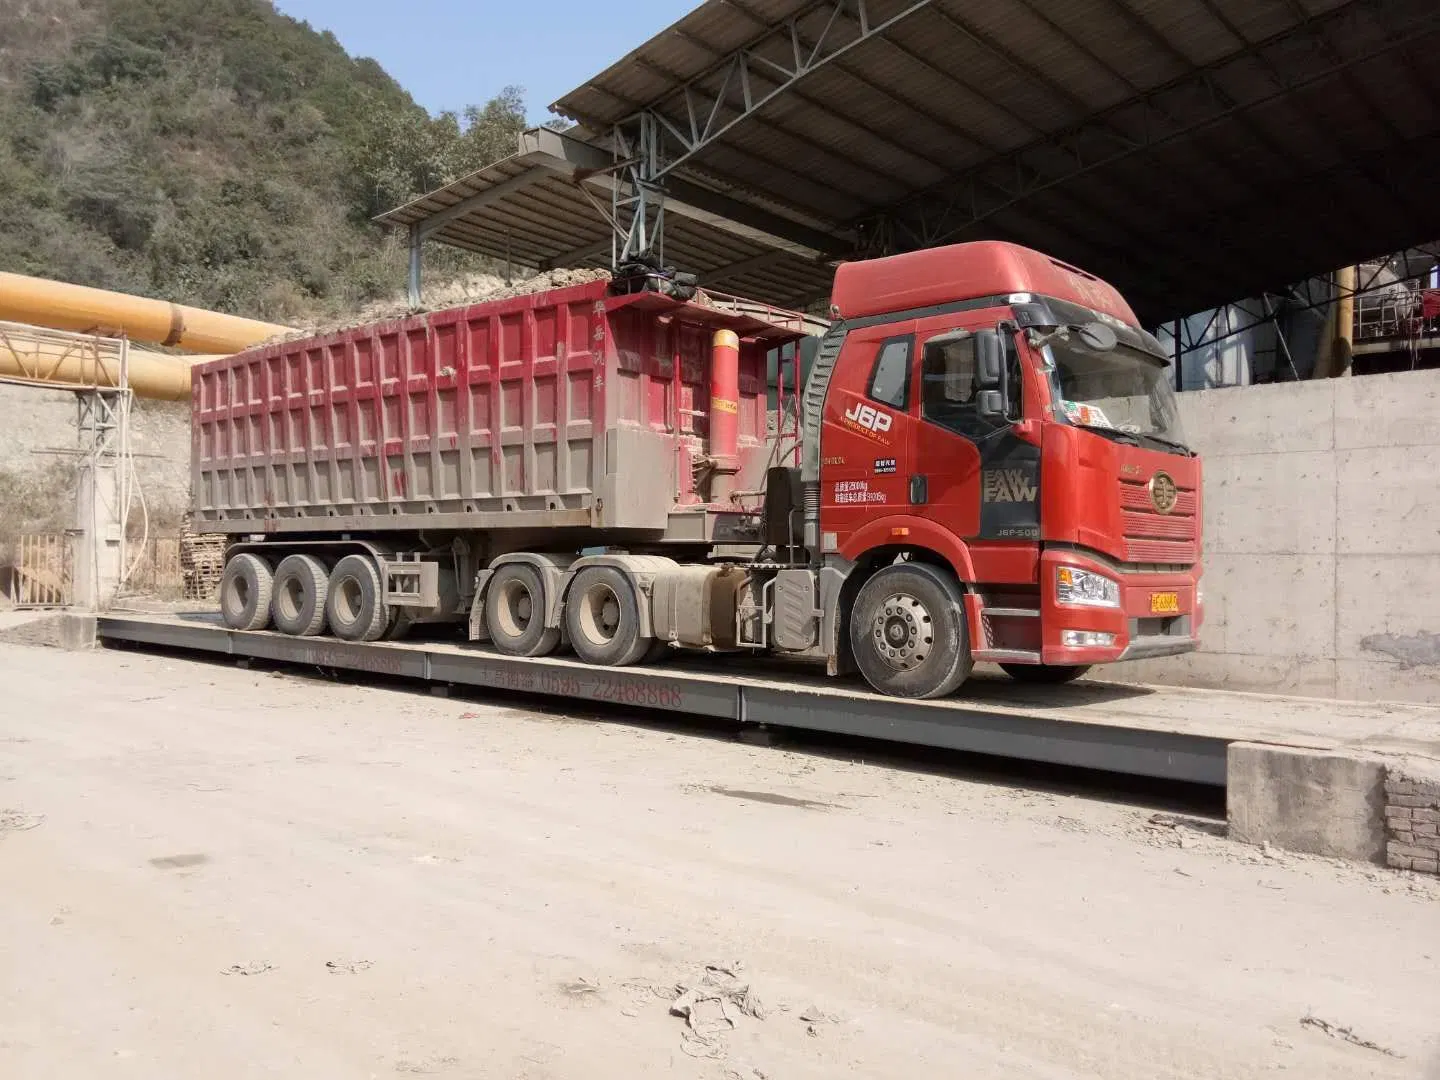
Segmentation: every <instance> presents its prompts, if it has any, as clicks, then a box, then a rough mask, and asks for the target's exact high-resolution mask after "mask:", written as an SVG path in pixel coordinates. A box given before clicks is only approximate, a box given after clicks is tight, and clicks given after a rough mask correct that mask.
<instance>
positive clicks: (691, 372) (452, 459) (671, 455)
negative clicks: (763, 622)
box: [192, 281, 800, 540]
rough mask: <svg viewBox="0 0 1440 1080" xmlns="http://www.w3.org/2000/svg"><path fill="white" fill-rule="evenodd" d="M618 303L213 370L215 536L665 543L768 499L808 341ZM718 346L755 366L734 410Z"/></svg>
mask: <svg viewBox="0 0 1440 1080" xmlns="http://www.w3.org/2000/svg"><path fill="white" fill-rule="evenodd" d="M607 284H608V283H607V282H604V281H596V282H592V283H589V284H585V285H578V286H572V287H569V288H565V289H560V290H555V291H552V292H547V293H538V294H532V295H528V296H520V297H515V298H512V299H508V300H503V301H498V302H492V303H481V304H476V305H474V306H471V307H465V308H455V309H451V310H447V311H438V312H432V313H429V314H424V315H417V316H414V317H412V318H408V319H402V320H395V321H392V322H385V323H379V324H375V325H370V326H363V327H358V328H355V329H350V330H344V331H340V332H337V333H332V334H328V335H325V336H321V337H315V338H307V339H302V340H288V341H281V342H277V343H274V344H270V345H267V346H265V347H263V348H259V349H255V350H252V351H250V352H246V353H241V354H238V355H236V356H232V357H227V358H225V359H223V360H220V361H217V362H214V363H211V364H207V365H205V366H204V367H202V368H201V369H200V370H199V371H198V372H197V374H196V377H195V381H194V420H195V422H194V425H193V439H194V454H193V468H194V475H193V477H192V480H193V486H194V492H195V497H196V510H197V512H198V516H199V518H200V519H201V520H202V521H203V522H205V523H206V527H207V528H209V529H211V530H213V531H216V532H229V533H258V532H266V533H289V534H299V533H308V532H314V531H316V530H324V531H335V530H340V529H349V530H357V529H363V530H367V531H381V532H399V531H414V530H419V529H425V530H436V529H455V528H463V529H514V528H520V527H527V528H542V529H544V528H555V527H569V528H587V529H589V528H593V529H599V530H602V531H603V530H620V531H630V532H634V531H639V532H645V533H649V534H659V535H660V537H661V538H663V536H664V534H665V532H666V529H667V527H668V525H669V522H670V518H671V516H672V514H676V513H681V514H684V513H685V511H686V510H687V509H694V508H701V507H704V506H705V505H706V504H707V503H710V502H712V501H713V500H712V498H711V488H712V487H714V486H715V484H714V481H715V478H716V477H717V476H718V475H720V474H719V473H718V472H717V471H716V470H717V467H718V468H722V469H723V468H736V469H737V470H738V471H737V472H736V473H735V476H736V483H738V485H739V486H740V488H744V487H746V486H747V485H748V487H749V488H751V489H753V488H755V487H757V486H758V484H759V482H760V479H761V474H762V472H763V468H764V465H765V460H766V453H767V437H768V436H767V427H766V366H765V362H766V354H767V352H768V351H770V350H771V349H773V348H775V347H776V346H777V345H781V344H784V343H787V342H790V341H793V340H795V339H796V338H797V337H799V336H800V335H799V334H798V333H797V332H795V331H793V330H790V329H787V328H785V327H777V326H775V325H774V324H773V323H771V322H768V321H764V320H762V319H760V318H756V317H755V316H753V315H749V314H739V315H735V314H731V313H729V312H727V311H723V310H720V309H716V308H709V307H705V306H703V305H700V304H694V303H678V302H676V301H674V300H671V299H670V298H668V297H664V296H660V295H658V294H655V293H639V294H633V295H629V296H607V294H606V290H607ZM717 330H728V331H730V332H732V333H734V334H735V335H736V338H737V340H738V347H739V355H738V363H737V364H736V366H735V370H734V373H733V384H734V385H733V386H732V388H731V392H729V393H727V394H726V395H725V396H723V397H716V396H715V394H714V393H713V391H714V389H715V387H714V385H713V380H712V376H713V371H714V369H713V365H712V354H713V351H714V336H715V333H716V331H717ZM717 410H718V416H719V420H720V423H721V424H722V425H724V424H727V423H728V424H731V425H732V426H733V428H734V433H733V442H734V455H735V456H736V457H738V461H737V462H735V463H733V464H732V463H731V462H718V463H717V462H716V461H715V460H714V459H715V458H716V456H717V455H716V454H715V453H714V452H713V449H714V448H712V447H711V445H710V436H711V433H712V432H711V428H712V424H713V423H714V422H715V417H716V416H717ZM720 456H723V455H720ZM691 516H693V515H691ZM701 517H703V515H701ZM701 528H703V522H701V523H698V524H697V525H696V527H695V528H692V529H690V530H688V531H687V532H684V533H683V534H682V535H683V536H685V537H686V538H688V539H691V540H693V539H696V538H697V536H698V535H699V532H698V530H699V529H701Z"/></svg>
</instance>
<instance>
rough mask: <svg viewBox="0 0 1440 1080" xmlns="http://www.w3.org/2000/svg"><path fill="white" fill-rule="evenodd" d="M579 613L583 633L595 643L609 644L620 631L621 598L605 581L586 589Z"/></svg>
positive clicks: (581, 599)
mask: <svg viewBox="0 0 1440 1080" xmlns="http://www.w3.org/2000/svg"><path fill="white" fill-rule="evenodd" d="M578 614H579V616H580V618H579V622H580V631H581V633H583V634H584V635H585V637H586V638H587V639H588V640H589V641H590V642H591V643H593V644H595V645H600V646H605V645H609V644H610V643H611V642H612V641H614V640H615V635H616V634H617V633H619V631H620V598H619V597H618V596H616V595H615V590H614V589H612V588H610V586H609V585H606V584H604V583H603V582H596V583H595V584H593V585H591V586H590V587H589V588H587V589H586V590H585V592H584V594H583V595H582V596H581V597H580V611H579V613H578Z"/></svg>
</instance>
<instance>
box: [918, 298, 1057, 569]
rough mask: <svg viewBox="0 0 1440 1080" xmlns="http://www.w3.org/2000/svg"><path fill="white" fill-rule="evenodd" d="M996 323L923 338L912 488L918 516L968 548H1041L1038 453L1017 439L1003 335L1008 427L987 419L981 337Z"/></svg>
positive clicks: (1014, 366) (1010, 346)
mask: <svg viewBox="0 0 1440 1080" xmlns="http://www.w3.org/2000/svg"><path fill="white" fill-rule="evenodd" d="M994 328H995V321H994V318H993V316H991V317H986V318H982V319H981V320H979V321H973V320H972V321H971V322H969V323H968V324H965V325H961V326H958V327H952V328H950V329H941V328H939V327H936V328H935V329H934V330H931V331H930V332H929V333H926V332H924V331H922V332H921V333H920V334H919V335H918V348H917V356H916V359H915V382H916V385H917V386H918V387H919V390H920V392H919V412H920V416H919V419H918V421H917V423H916V425H915V437H914V442H913V445H914V458H913V460H912V462H911V469H912V472H913V475H914V479H913V480H912V482H911V488H912V491H913V493H914V494H916V495H918V496H920V498H918V499H917V500H916V505H915V507H914V513H916V514H917V515H918V516H921V517H927V518H930V519H931V520H933V521H935V522H936V523H937V524H939V525H943V526H944V527H945V528H946V529H947V530H949V531H950V532H951V533H953V534H954V535H955V536H957V537H959V538H960V539H962V540H1012V541H1013V540H1035V539H1038V538H1039V536H1040V498H1039V496H1040V450H1039V447H1037V446H1033V445H1031V444H1030V443H1027V442H1023V441H1022V440H1020V439H1018V438H1017V437H1016V436H1015V434H1014V432H1013V430H1012V428H1011V426H1010V423H1009V420H1015V419H1019V417H1020V412H1021V408H1022V401H1023V394H1022V383H1021V371H1020V364H1019V361H1018V358H1017V354H1016V352H1015V344H1014V342H1013V340H1010V339H1009V337H1008V335H1002V345H1003V348H1004V349H1005V354H1004V355H1005V363H1006V365H1007V367H1008V368H1009V372H1010V376H1009V383H1010V400H1011V404H1010V409H1009V419H1008V420H997V419H993V418H986V417H983V416H981V414H980V409H979V402H978V391H979V387H978V385H977V379H976V338H975V332H976V331H980V330H993V329H994Z"/></svg>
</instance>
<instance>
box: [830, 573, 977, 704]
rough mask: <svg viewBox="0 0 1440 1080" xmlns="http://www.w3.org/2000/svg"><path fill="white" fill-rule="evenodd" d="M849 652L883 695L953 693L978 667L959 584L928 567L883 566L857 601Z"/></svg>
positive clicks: (862, 589)
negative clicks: (972, 670) (971, 647)
mask: <svg viewBox="0 0 1440 1080" xmlns="http://www.w3.org/2000/svg"><path fill="white" fill-rule="evenodd" d="M850 647H851V649H852V650H853V651H854V653H855V665H856V666H857V667H858V668H859V669H860V673H861V674H862V675H864V676H865V681H866V682H868V683H869V684H870V685H871V686H873V687H874V688H875V689H876V690H879V691H880V692H881V693H882V694H889V695H890V696H891V697H907V698H938V697H944V696H945V695H946V694H949V693H951V692H952V691H953V690H955V688H956V687H958V686H959V685H960V684H961V683H962V682H964V681H965V680H966V678H968V677H969V675H970V670H971V668H972V667H973V666H974V663H973V661H972V660H971V657H970V638H969V633H968V630H967V627H966V625H965V604H964V600H963V598H962V597H961V595H960V586H959V584H958V583H957V582H956V581H955V579H954V578H953V577H951V576H950V575H949V574H948V573H946V572H944V571H943V570H940V569H939V568H937V567H934V566H929V565H927V564H925V563H896V564H895V565H893V566H887V567H885V568H884V569H883V570H881V571H880V572H879V573H877V574H876V575H875V576H874V577H872V578H871V579H870V580H869V581H867V582H866V583H865V584H864V585H863V586H861V588H860V593H859V595H858V596H856V598H855V606H854V608H853V609H852V610H851V614H850Z"/></svg>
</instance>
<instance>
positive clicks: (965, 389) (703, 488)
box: [193, 243, 1202, 697]
mask: <svg viewBox="0 0 1440 1080" xmlns="http://www.w3.org/2000/svg"><path fill="white" fill-rule="evenodd" d="M834 304H835V315H836V319H835V321H834V322H833V323H832V324H831V325H830V328H829V330H828V331H827V332H826V333H825V336H824V338H823V339H822V342H821V344H820V347H819V350H818V353H817V355H816V359H815V361H814V363H813V366H812V370H811V373H810V376H809V380H808V382H807V384H806V386H805V388H804V392H803V394H801V395H799V396H798V397H796V396H795V395H794V394H793V393H790V392H789V387H791V386H793V378H789V379H787V377H786V373H785V372H784V371H783V370H782V375H781V379H780V391H779V403H778V404H779V407H778V408H776V409H774V410H771V409H769V408H767V357H768V355H769V354H771V353H772V352H774V351H775V350H777V349H780V348H781V347H783V346H785V345H788V344H791V343H793V342H795V341H796V340H797V339H798V338H800V337H801V336H802V335H803V334H804V331H805V323H804V320H802V319H801V317H800V316H798V315H793V314H792V313H786V312H779V311H775V310H772V309H767V308H764V307H763V306H761V305H756V304H738V303H731V302H728V301H721V300H715V299H710V298H707V297H704V296H703V294H702V295H701V296H700V297H699V298H698V299H689V300H686V299H679V298H676V297H674V296H672V295H668V294H666V293H665V292H663V291H639V292H629V293H626V294H623V295H617V294H615V293H614V292H613V291H612V288H611V286H610V284H609V283H607V282H604V281H597V282H593V283H589V284H585V285H578V286H574V287H570V288H564V289H559V290H554V291H551V292H545V293H539V294H534V295H529V296H520V297H515V298H511V299H506V300H501V301H495V302H489V303H482V304H477V305H473V306H470V307H465V308H457V309H452V310H448V311H441V312H433V313H429V314H424V315H417V316H414V317H411V318H407V319H401V320H394V321H389V322H382V323H378V324H373V325H368V326H363V327H359V328H355V329H351V330H345V331H340V332H337V333H332V334H328V335H322V336H318V337H314V338H310V339H304V340H292V341H283V342H278V343H274V344H270V345H267V346H264V347H261V348H257V349H254V350H252V351H250V352H246V353H241V354H238V355H236V356H234V357H229V358H226V359H225V360H222V361H217V362H215V363H212V364H208V365H205V366H203V367H201V368H198V369H197V370H196V372H195V376H194V425H193V433H194V455H193V489H194V493H195V500H196V506H195V511H196V516H197V518H198V519H199V521H200V522H203V527H204V528H206V529H207V530H210V531H216V532H224V533H229V534H232V537H233V542H232V543H231V545H230V548H229V552H228V555H227V563H226V571H225V577H224V581H223V583H222V596H221V602H222V612H223V615H224V618H225V621H226V623H227V625H229V626H230V627H232V628H233V629H236V630H261V629H266V628H269V627H273V628H274V629H276V630H279V631H281V632H283V633H287V634H294V635H302V636H306V635H318V634H324V633H330V634H333V635H335V636H337V637H340V638H342V639H345V640H352V641H364V640H375V639H377V638H381V637H393V636H396V635H399V634H403V633H404V632H405V631H406V630H407V629H408V628H409V627H411V626H413V625H414V624H416V623H417V622H435V621H466V622H468V626H469V629H470V636H471V638H472V639H475V640H482V641H488V642H490V643H491V644H492V645H493V647H495V648H497V649H499V650H500V651H502V652H505V653H507V654H510V655H518V656H543V655H547V654H550V653H553V652H556V651H558V650H564V649H568V650H573V652H574V653H575V654H576V655H577V656H578V657H579V658H580V659H581V660H583V661H586V662H588V663H592V664H604V665H617V664H618V665H625V664H634V663H642V662H646V661H647V660H651V659H655V658H658V657H659V656H661V655H664V654H665V653H667V652H669V651H670V650H672V649H705V650H712V651H735V652H740V653H744V652H776V653H783V654H788V655H792V656H799V657H808V658H811V659H814V660H817V661H819V662H821V663H824V664H826V666H827V667H828V669H829V670H830V671H831V673H832V674H833V673H838V672H842V671H847V670H853V669H856V668H858V670H859V671H860V672H861V673H862V674H864V676H865V677H866V678H867V679H868V680H869V681H870V682H871V683H872V684H873V685H874V686H875V687H876V688H878V689H880V690H882V691H884V692H887V693H891V694H897V695H904V696H912V697H935V696H940V695H943V694H946V693H949V692H950V691H951V690H953V689H954V688H955V687H956V686H958V685H959V683H960V682H962V681H963V680H964V678H965V677H966V675H968V673H969V671H970V669H971V667H972V665H973V664H974V662H976V661H977V660H992V661H996V662H1000V663H1002V664H1004V665H1006V667H1007V670H1010V671H1011V672H1012V673H1013V674H1015V675H1016V676H1017V677H1020V678H1029V679H1039V680H1045V681H1060V680H1064V679H1068V678H1073V677H1074V676H1075V675H1077V674H1079V673H1080V672H1082V671H1083V670H1085V668H1086V667H1087V666H1088V665H1090V664H1094V663H1101V662H1107V661H1112V660H1119V659H1125V658H1130V657H1137V656H1155V655H1165V654H1169V653H1176V652H1183V651H1186V650H1188V649H1192V648H1194V647H1195V644H1196V640H1197V635H1198V628H1199V623H1200V619H1201V611H1202V609H1201V602H1200V595H1199V576H1200V565H1199V477H1200V472H1199V462H1198V459H1196V458H1195V456H1194V455H1193V454H1192V453H1191V452H1190V451H1189V450H1187V449H1186V448H1185V446H1184V444H1183V438H1182V436H1181V434H1180V432H1179V428H1178V416H1177V413H1176V409H1175V402H1174V398H1173V393H1172V391H1171V389H1170V383H1169V379H1168V378H1167V377H1166V365H1165V357H1164V355H1163V353H1162V352H1161V350H1160V347H1159V345H1158V343H1156V342H1155V340H1154V338H1153V337H1151V336H1150V335H1149V334H1147V333H1145V332H1144V331H1143V330H1141V329H1140V328H1139V327H1138V326H1137V325H1136V323H1135V319H1134V315H1133V314H1132V313H1131V312H1130V310H1129V308H1128V307H1127V306H1126V305H1125V303H1124V301H1123V300H1122V299H1121V298H1120V297H1119V295H1118V294H1116V293H1115V291H1114V290H1113V289H1111V288H1110V287H1109V286H1108V285H1105V283H1104V282H1101V281H1099V280H1098V279H1096V278H1094V277H1093V276H1091V275H1088V274H1085V273H1084V272H1082V271H1079V270H1077V269H1075V268H1073V267H1068V266H1066V265H1064V264H1062V263H1059V262H1056V261H1055V260H1053V259H1049V258H1048V257H1046V256H1044V255H1041V254H1039V253H1037V252H1032V251H1028V250H1027V249H1024V248H1018V247H1015V246H1013V245H1005V244H994V243H981V244H969V245H957V246H955V247H951V248H942V249H935V250H932V251H929V252H918V253H915V254H913V255H902V256H896V257H893V258H889V259H881V260H873V261H870V262H865V263H853V264H846V265H845V266H842V267H841V269H840V271H839V274H838V276H837V282H836V289H835V299H834Z"/></svg>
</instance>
